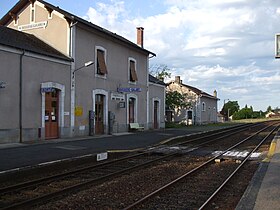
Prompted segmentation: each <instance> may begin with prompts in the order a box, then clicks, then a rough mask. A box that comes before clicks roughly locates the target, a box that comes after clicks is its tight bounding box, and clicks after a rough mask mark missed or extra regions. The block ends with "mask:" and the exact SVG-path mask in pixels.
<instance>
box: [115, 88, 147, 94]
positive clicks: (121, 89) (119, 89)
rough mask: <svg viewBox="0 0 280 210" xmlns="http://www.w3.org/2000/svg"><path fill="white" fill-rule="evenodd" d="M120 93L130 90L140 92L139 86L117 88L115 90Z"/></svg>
mask: <svg viewBox="0 0 280 210" xmlns="http://www.w3.org/2000/svg"><path fill="white" fill-rule="evenodd" d="M117 91H118V92H120V93H131V92H141V91H142V90H141V88H137V87H136V88H118V90H117Z"/></svg>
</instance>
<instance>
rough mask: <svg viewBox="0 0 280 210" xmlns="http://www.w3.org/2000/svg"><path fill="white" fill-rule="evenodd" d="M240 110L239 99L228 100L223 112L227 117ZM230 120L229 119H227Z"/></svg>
mask: <svg viewBox="0 0 280 210" xmlns="http://www.w3.org/2000/svg"><path fill="white" fill-rule="evenodd" d="M238 110H239V105H238V102H237V101H228V102H227V103H225V104H224V106H223V108H222V110H221V112H220V113H221V114H222V115H224V116H225V117H226V119H227V118H228V117H229V116H231V115H233V114H234V113H235V112H238ZM227 120H228V119H227Z"/></svg>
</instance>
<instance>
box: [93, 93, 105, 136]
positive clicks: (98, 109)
mask: <svg viewBox="0 0 280 210" xmlns="http://www.w3.org/2000/svg"><path fill="white" fill-rule="evenodd" d="M104 101H105V96H104V95H101V94H96V95H95V134H97V135H101V134H104V104H105V102H104Z"/></svg>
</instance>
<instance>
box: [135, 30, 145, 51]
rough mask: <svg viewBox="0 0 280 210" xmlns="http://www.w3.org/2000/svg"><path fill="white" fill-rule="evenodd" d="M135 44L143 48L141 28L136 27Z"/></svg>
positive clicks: (142, 31)
mask: <svg viewBox="0 0 280 210" xmlns="http://www.w3.org/2000/svg"><path fill="white" fill-rule="evenodd" d="M136 29H137V44H138V45H139V46H140V47H142V48H143V46H144V43H143V39H144V28H143V27H137V28H136Z"/></svg>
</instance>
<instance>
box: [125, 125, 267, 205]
mask: <svg viewBox="0 0 280 210" xmlns="http://www.w3.org/2000/svg"><path fill="white" fill-rule="evenodd" d="M271 126H272V125H269V126H266V127H265V128H262V129H261V130H259V131H257V132H255V133H253V134H252V135H250V136H249V137H247V138H245V139H243V140H242V141H240V142H238V143H237V144H235V145H233V146H231V147H229V148H228V149H226V150H225V151H223V152H222V153H220V154H218V155H216V156H214V157H213V158H211V159H209V160H207V161H206V162H204V163H202V164H201V165H199V166H197V167H196V168H194V169H192V170H190V171H188V172H187V173H185V174H183V175H181V176H180V177H178V178H176V179H174V180H173V181H171V182H169V183H168V184H165V185H163V186H162V187H160V188H158V189H157V190H155V191H153V192H151V193H150V194H148V195H146V196H144V197H142V198H141V199H139V200H138V201H136V202H134V203H132V204H131V205H129V206H127V207H125V208H124V209H123V210H129V209H133V208H134V207H136V206H138V205H139V204H141V203H143V202H145V201H146V200H147V199H149V198H151V197H153V196H155V195H156V194H158V193H159V192H161V191H163V190H165V189H167V188H169V187H170V186H173V185H174V184H175V183H177V182H178V181H180V180H182V179H184V178H186V177H187V176H189V175H191V174H193V173H194V172H196V171H198V170H199V169H201V168H202V167H204V166H205V165H207V164H209V163H211V162H212V161H213V160H215V159H216V158H218V157H221V156H222V155H224V154H225V153H226V152H228V151H230V150H231V149H233V148H235V147H237V146H239V145H240V144H242V143H244V142H246V141H248V140H250V139H251V138H253V137H254V136H256V135H258V134H259V133H261V132H262V131H264V130H265V129H267V128H269V127H271Z"/></svg>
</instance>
